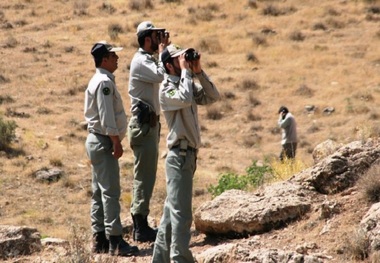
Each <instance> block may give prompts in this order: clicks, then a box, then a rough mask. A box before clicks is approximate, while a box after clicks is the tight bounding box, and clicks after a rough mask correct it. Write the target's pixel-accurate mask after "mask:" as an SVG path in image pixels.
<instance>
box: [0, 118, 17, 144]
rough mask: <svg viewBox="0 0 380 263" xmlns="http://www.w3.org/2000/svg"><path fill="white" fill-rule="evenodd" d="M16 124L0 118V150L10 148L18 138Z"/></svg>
mask: <svg viewBox="0 0 380 263" xmlns="http://www.w3.org/2000/svg"><path fill="white" fill-rule="evenodd" d="M16 127H17V125H16V122H15V121H6V120H3V117H2V116H0V150H4V149H6V148H8V147H9V144H10V143H11V142H12V140H14V139H15V138H16V133H15V130H16Z"/></svg>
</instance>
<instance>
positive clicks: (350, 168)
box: [290, 140, 380, 194]
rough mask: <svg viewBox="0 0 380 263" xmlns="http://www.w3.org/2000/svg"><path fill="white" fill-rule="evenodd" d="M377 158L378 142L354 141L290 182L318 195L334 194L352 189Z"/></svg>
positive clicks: (379, 153)
mask: <svg viewBox="0 0 380 263" xmlns="http://www.w3.org/2000/svg"><path fill="white" fill-rule="evenodd" d="M379 158H380V147H379V143H378V142H375V141H372V140H369V141H368V142H366V143H363V142H361V141H355V142H352V143H349V144H347V145H345V146H343V147H340V148H339V150H338V151H336V152H335V153H333V154H331V155H329V156H328V157H326V158H325V159H323V160H322V161H321V162H319V163H317V164H316V165H314V166H313V167H311V168H308V169H305V170H303V171H302V172H300V173H299V174H296V175H294V176H293V177H292V178H291V179H290V181H291V182H293V183H297V184H301V185H303V186H304V187H306V188H308V189H310V190H313V191H317V192H319V193H322V194H334V193H338V192H341V191H344V190H345V189H347V188H349V187H352V186H353V185H354V184H355V183H356V181H357V180H358V179H359V178H360V176H361V175H362V174H364V173H365V172H366V171H367V170H368V169H369V168H370V167H371V165H373V164H374V163H375V162H376V161H378V159H379Z"/></svg>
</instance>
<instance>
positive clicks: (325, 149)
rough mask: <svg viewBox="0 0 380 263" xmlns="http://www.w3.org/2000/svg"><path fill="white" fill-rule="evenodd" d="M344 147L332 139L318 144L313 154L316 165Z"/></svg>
mask: <svg viewBox="0 0 380 263" xmlns="http://www.w3.org/2000/svg"><path fill="white" fill-rule="evenodd" d="M342 146H343V145H342V144H341V143H337V142H335V141H333V140H331V139H328V140H326V141H324V142H322V143H320V144H318V145H317V146H316V147H315V148H314V150H313V153H312V156H313V160H314V163H318V162H320V161H321V160H323V159H324V158H326V157H327V156H329V155H331V154H333V153H334V152H335V151H336V150H338V149H339V148H340V147H342Z"/></svg>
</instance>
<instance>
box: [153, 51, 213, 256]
mask: <svg viewBox="0 0 380 263" xmlns="http://www.w3.org/2000/svg"><path fill="white" fill-rule="evenodd" d="M161 57H162V61H163V63H164V65H165V67H166V71H167V72H168V74H169V75H168V76H167V77H166V78H165V80H164V82H163V83H162V84H161V87H160V93H159V98H160V105H161V108H162V111H163V113H164V116H165V119H166V122H167V124H168V128H169V133H168V136H167V147H168V148H169V152H168V154H167V157H166V166H165V168H166V189H167V190H166V191H167V197H166V200H165V204H164V211H163V215H162V218H161V222H160V226H159V229H158V234H157V238H156V241H155V244H154V250H153V257H152V262H154V263H170V262H175V263H179V262H181V263H185V262H186V263H193V262H194V258H193V256H192V253H191V251H190V249H189V243H190V227H191V223H192V190H193V175H194V173H195V169H196V159H197V152H198V149H199V147H200V146H201V137H200V128H199V123H198V106H197V105H206V104H211V103H213V102H215V101H217V100H219V98H220V95H219V92H218V90H217V89H216V87H215V85H214V84H213V82H212V81H211V80H210V79H209V77H208V76H207V75H206V73H205V72H204V71H203V70H202V67H201V63H200V54H198V53H196V52H195V50H194V49H181V48H180V47H179V46H176V45H169V46H168V47H167V48H166V49H165V50H164V51H163V52H162V56H161ZM193 78H196V79H197V80H198V82H194V79H193ZM171 260H172V261H171Z"/></svg>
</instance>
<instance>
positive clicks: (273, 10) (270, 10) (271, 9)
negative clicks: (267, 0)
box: [262, 5, 297, 16]
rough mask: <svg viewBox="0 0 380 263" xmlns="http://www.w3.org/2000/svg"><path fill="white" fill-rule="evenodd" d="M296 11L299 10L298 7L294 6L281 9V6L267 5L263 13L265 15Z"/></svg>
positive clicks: (278, 14)
mask: <svg viewBox="0 0 380 263" xmlns="http://www.w3.org/2000/svg"><path fill="white" fill-rule="evenodd" d="M295 11H297V9H296V8H294V7H284V8H281V9H280V8H279V7H277V6H274V5H267V6H266V7H265V8H264V9H263V11H262V14H263V15H265V16H280V15H286V14H290V13H294V12H295Z"/></svg>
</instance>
